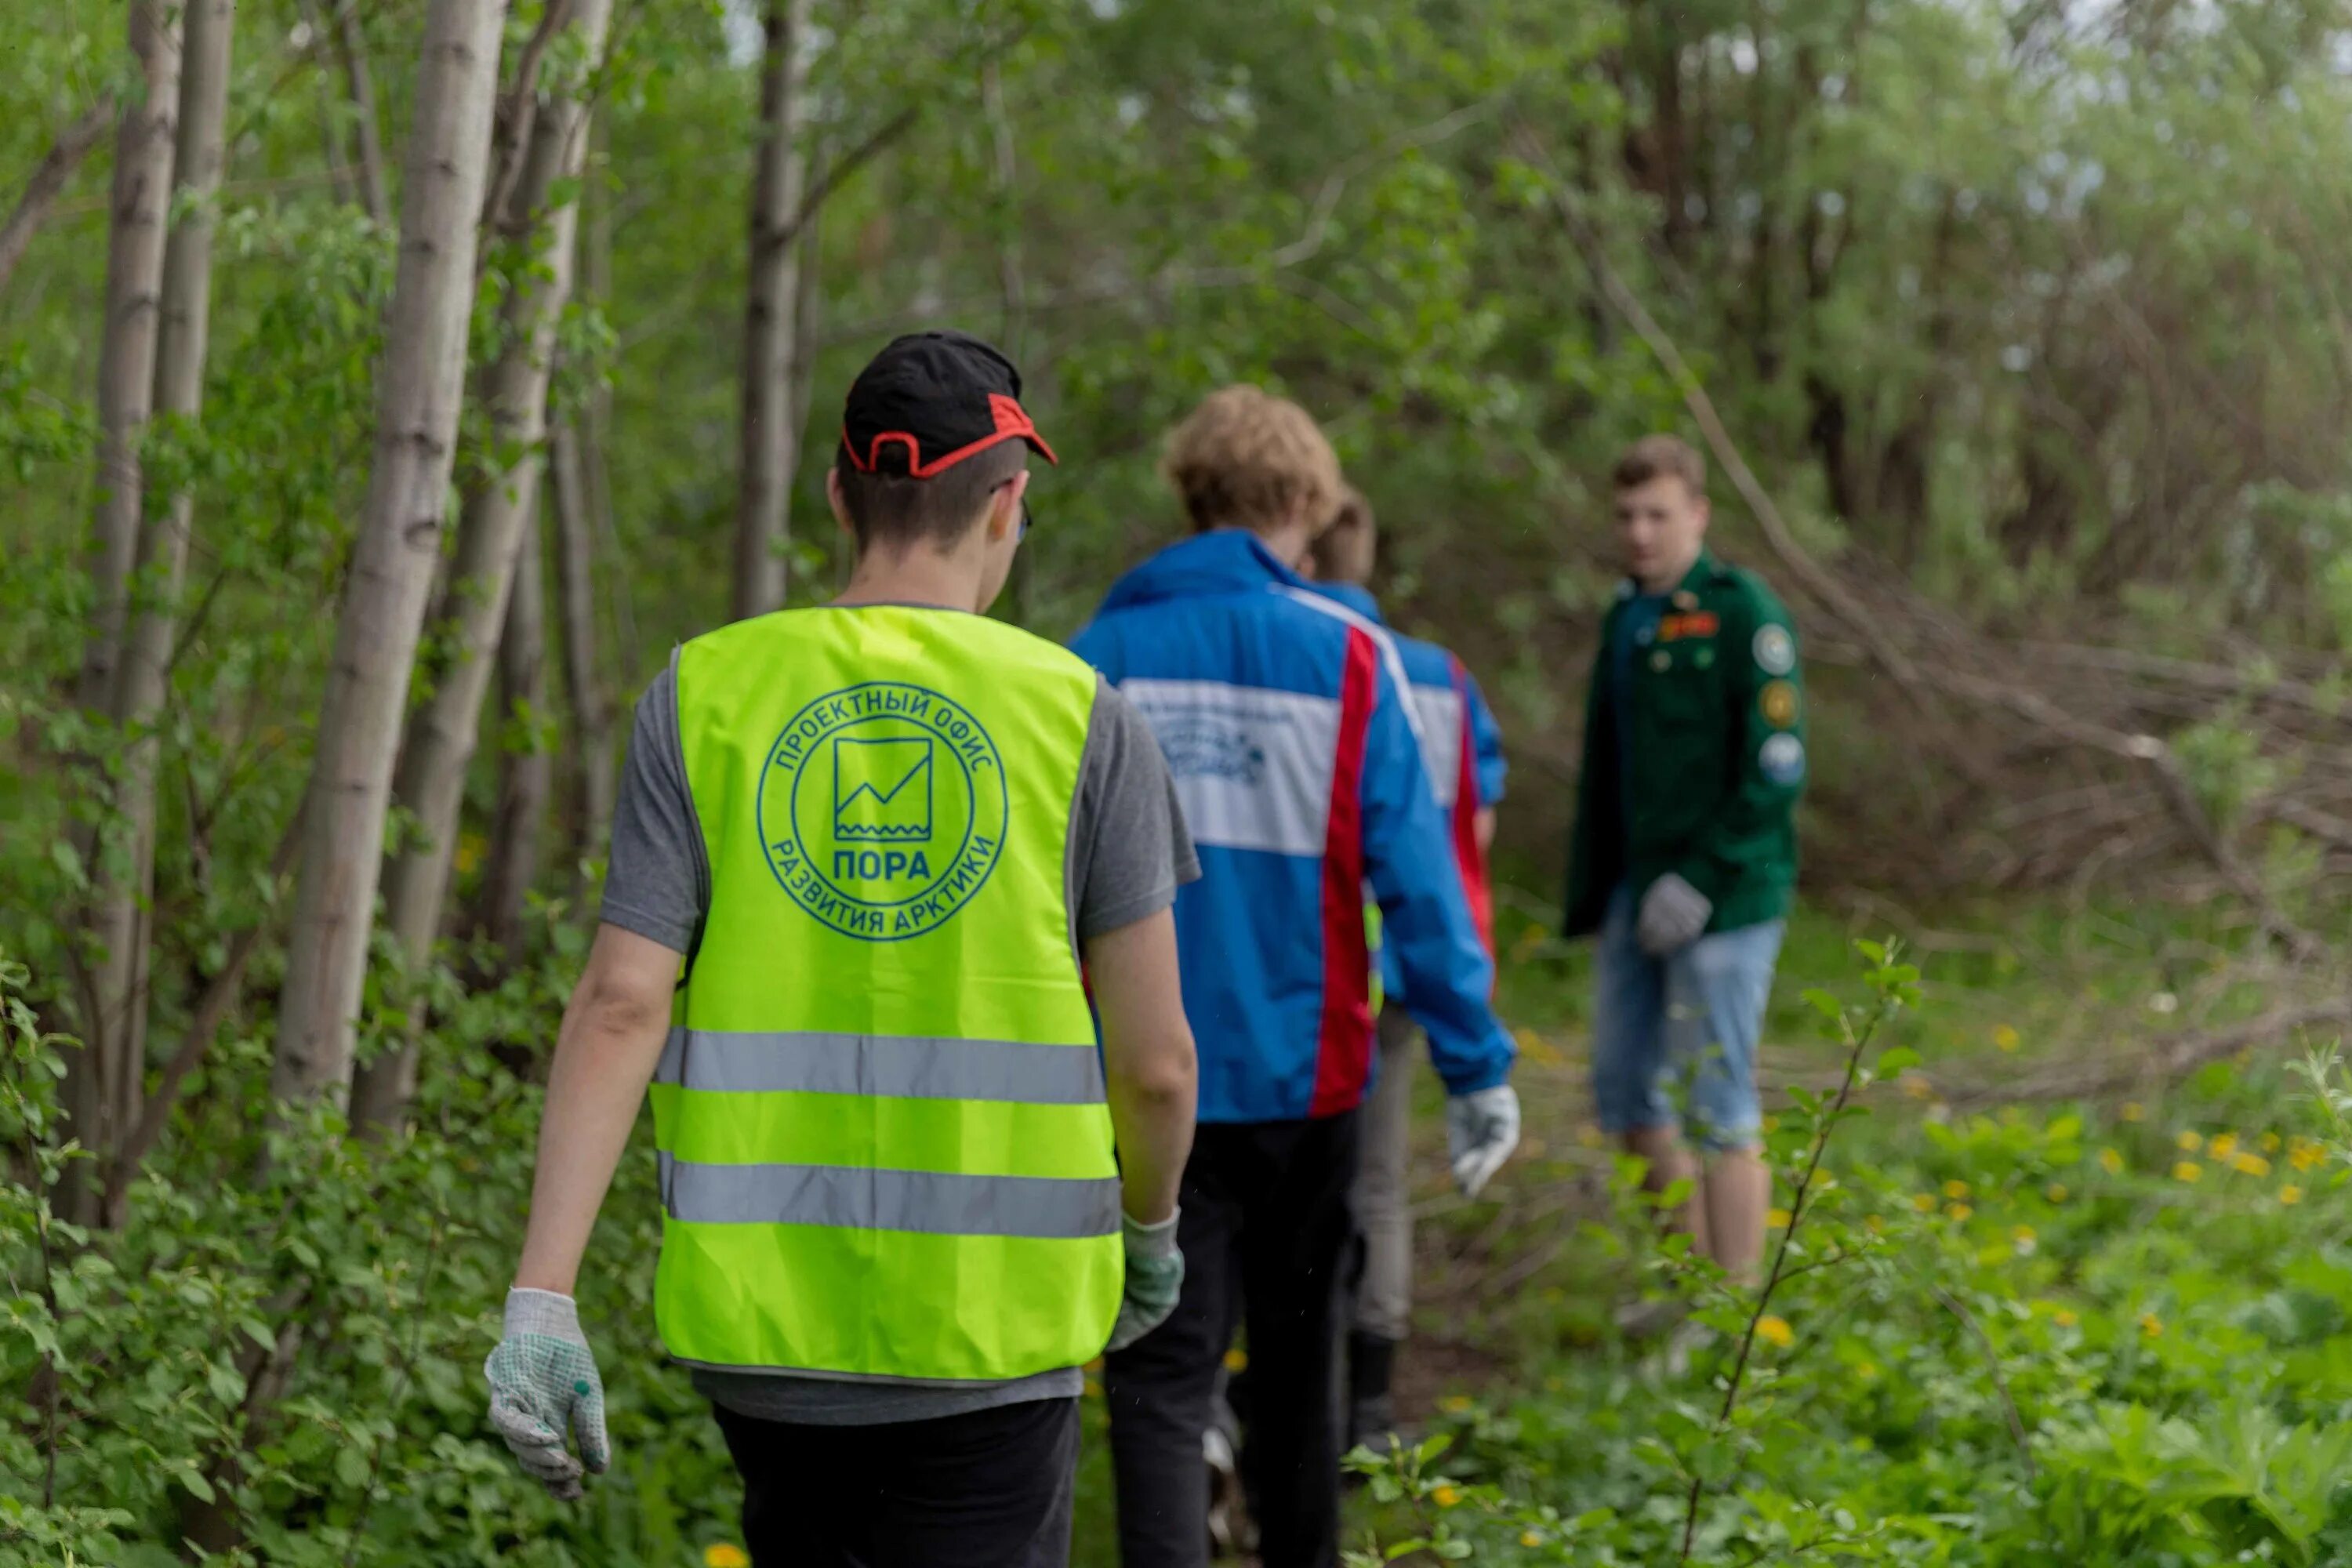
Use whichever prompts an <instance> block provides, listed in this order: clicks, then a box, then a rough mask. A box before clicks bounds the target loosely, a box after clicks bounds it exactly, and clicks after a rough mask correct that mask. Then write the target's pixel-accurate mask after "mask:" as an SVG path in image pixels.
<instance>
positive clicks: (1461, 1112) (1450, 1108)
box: [1445, 1083, 1519, 1198]
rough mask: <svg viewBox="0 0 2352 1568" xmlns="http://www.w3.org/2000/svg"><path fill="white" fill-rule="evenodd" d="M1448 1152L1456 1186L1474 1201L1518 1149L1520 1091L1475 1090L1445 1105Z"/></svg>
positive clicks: (1504, 1086) (1505, 1086)
mask: <svg viewBox="0 0 2352 1568" xmlns="http://www.w3.org/2000/svg"><path fill="white" fill-rule="evenodd" d="M1445 1144H1446V1152H1448V1154H1449V1155H1450V1156H1451V1157H1452V1160H1453V1164H1454V1185H1455V1186H1457V1187H1460V1188H1461V1189H1462V1195H1463V1196H1464V1197H1465V1198H1475V1197H1476V1196H1477V1195H1478V1189H1479V1188H1481V1187H1483V1186H1485V1185H1486V1183H1487V1181H1488V1180H1489V1179H1490V1178H1491V1177H1492V1176H1493V1175H1494V1173H1496V1172H1497V1171H1499V1170H1501V1169H1502V1168H1503V1162H1504V1161H1506V1160H1507V1159H1509V1158H1510V1157H1511V1151H1512V1150H1514V1149H1516V1148H1517V1147H1518V1146H1519V1091H1518V1090H1517V1089H1513V1088H1512V1087H1511V1086H1510V1085H1509V1084H1507V1083H1498V1084H1496V1086H1495V1087H1494V1088H1492V1089H1472V1090H1471V1091H1470V1092H1469V1093H1467V1094H1458V1095H1455V1096H1454V1098H1453V1099H1452V1100H1447V1101H1446V1102H1445Z"/></svg>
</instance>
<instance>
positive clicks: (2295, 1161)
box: [2286, 1143, 2327, 1171]
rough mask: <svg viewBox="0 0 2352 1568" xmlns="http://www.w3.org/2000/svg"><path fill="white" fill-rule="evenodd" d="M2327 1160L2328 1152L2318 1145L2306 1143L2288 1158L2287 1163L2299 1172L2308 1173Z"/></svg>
mask: <svg viewBox="0 0 2352 1568" xmlns="http://www.w3.org/2000/svg"><path fill="white" fill-rule="evenodd" d="M2326 1158H2327V1151H2326V1150H2325V1149H2322V1148H2321V1147H2320V1146H2319V1145H2318V1144H2316V1143H2305V1145H2304V1146H2303V1147H2302V1148H2300V1149H2297V1150H2295V1151H2294V1152H2293V1153H2291V1154H2289V1155H2288V1156H2287V1157H2286V1163H2288V1164H2290V1165H2293V1166H2294V1168H2295V1169H2296V1170H2298V1171H2308V1170H2310V1169H2311V1168H2312V1167H2314V1166H2315V1165H2317V1164H2318V1163H2320V1162H2321V1161H2323V1160H2325V1159H2326Z"/></svg>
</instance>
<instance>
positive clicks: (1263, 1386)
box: [1103, 1111, 1357, 1568]
mask: <svg viewBox="0 0 2352 1568" xmlns="http://www.w3.org/2000/svg"><path fill="white" fill-rule="evenodd" d="M1356 1138H1357V1117H1356V1113H1355V1112H1354V1111H1349V1112H1348V1113H1347V1114H1345V1115H1342V1116H1333V1117H1327V1118H1324V1119H1322V1120H1320V1121H1274V1122H1257V1123H1250V1124H1217V1123H1204V1124H1203V1125H1202V1127H1201V1128H1200V1129H1199V1130H1198V1131H1197V1132H1195V1134H1194V1135H1193V1140H1192V1159H1191V1161H1190V1162H1189V1163H1186V1165H1185V1167H1184V1185H1183V1195H1182V1197H1181V1200H1180V1201H1181V1205H1182V1207H1183V1218H1182V1219H1181V1222H1180V1223H1179V1224H1178V1226H1177V1239H1178V1241H1179V1243H1180V1244H1181V1246H1182V1247H1183V1249H1184V1292H1183V1295H1182V1297H1181V1299H1180V1300H1178V1302H1177V1305H1176V1310H1175V1313H1174V1314H1173V1315H1172V1316H1171V1317H1170V1318H1169V1320H1168V1321H1166V1322H1165V1323H1162V1324H1161V1325H1160V1327H1159V1328H1157V1329H1155V1330H1153V1331H1151V1332H1150V1333H1149V1334H1147V1335H1145V1336H1144V1337H1143V1338H1142V1339H1141V1340H1139V1341H1138V1342H1136V1343H1134V1344H1133V1345H1130V1346H1129V1347H1128V1348H1127V1349H1126V1350H1124V1351H1121V1352H1118V1354H1116V1355H1113V1356H1110V1357H1108V1359H1107V1361H1106V1362H1105V1364H1104V1369H1103V1390H1104V1393H1105V1394H1106V1395H1107V1396H1108V1403H1109V1405H1110V1444H1111V1462H1112V1465H1113V1468H1114V1469H1115V1470H1116V1472H1117V1475H1118V1544H1119V1562H1120V1563H1121V1564H1122V1568H1205V1564H1206V1563H1208V1561H1209V1542H1208V1530H1207V1518H1208V1510H1209V1475H1208V1467H1207V1463H1206V1461H1205V1460H1204V1459H1203V1458H1202V1452H1201V1437H1202V1432H1203V1430H1204V1429H1205V1428H1206V1427H1207V1426H1208V1424H1209V1401H1210V1397H1211V1394H1212V1392H1213V1389H1214V1387H1215V1385H1216V1380H1217V1369H1218V1367H1219V1365H1220V1364H1221V1363H1223V1360H1224V1355H1225V1352H1226V1350H1227V1348H1228V1347H1230V1346H1231V1344H1232V1343H1233V1337H1234V1327H1235V1325H1236V1322H1237V1321H1239V1320H1240V1319H1241V1318H1243V1317H1244V1315H1245V1316H1246V1318H1247V1321H1248V1324H1249V1357H1250V1363H1249V1378H1250V1415H1249V1420H1248V1422H1247V1432H1246V1435H1245V1442H1244V1449H1243V1453H1242V1466H1243V1469H1244V1474H1245V1477H1246V1479H1247V1481H1248V1490H1249V1493H1250V1497H1251V1501H1252V1503H1253V1505H1254V1506H1255V1510H1256V1513H1257V1523H1258V1532H1259V1548H1258V1550H1259V1556H1260V1560H1261V1561H1262V1562H1263V1563H1264V1564H1265V1568H1334V1565H1335V1564H1336V1563H1338V1562H1339V1429H1338V1426H1337V1423H1336V1422H1335V1420H1334V1405H1335V1402H1336V1401H1335V1390H1334V1386H1333V1377H1332V1369H1333V1363H1334V1354H1333V1352H1334V1345H1335V1341H1336V1336H1337V1334H1338V1331H1339V1323H1340V1321H1341V1313H1340V1310H1339V1294H1340V1292H1339V1269H1340V1262H1341V1256H1342V1254H1343V1253H1344V1251H1345V1250H1346V1247H1347V1244H1348V1238H1349V1233H1350V1229H1351V1226H1350V1221H1349V1211H1348V1189H1349V1184H1351V1183H1352V1182H1353V1181H1354V1180H1355V1174H1356Z"/></svg>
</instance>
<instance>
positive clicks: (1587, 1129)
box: [1576, 1121, 1601, 1149]
mask: <svg viewBox="0 0 2352 1568" xmlns="http://www.w3.org/2000/svg"><path fill="white" fill-rule="evenodd" d="M1576 1141H1577V1142H1579V1143H1581V1144H1583V1145H1584V1146H1585V1147H1586V1148H1588V1149H1598V1148H1600V1147H1601V1129H1600V1128H1598V1127H1595V1126H1593V1125H1592V1124H1591V1122H1589V1121H1588V1122H1586V1123H1585V1124H1584V1125H1583V1126H1581V1127H1580V1128H1578V1129H1577V1130H1576Z"/></svg>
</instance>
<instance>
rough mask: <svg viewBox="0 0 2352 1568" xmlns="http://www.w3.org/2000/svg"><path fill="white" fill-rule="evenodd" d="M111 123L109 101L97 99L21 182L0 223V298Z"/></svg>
mask: <svg viewBox="0 0 2352 1568" xmlns="http://www.w3.org/2000/svg"><path fill="white" fill-rule="evenodd" d="M113 123H114V101H113V100H111V99H100V100H99V101H98V102H96V103H93V104H91V105H90V106H89V108H88V109H85V110H82V111H81V113H80V115H79V117H78V118H77V119H76V120H75V121H74V122H73V123H72V124H70V125H68V126H67V127H66V128H65V129H64V130H63V131H60V132H58V139H57V140H56V141H55V142H50V143H49V150H48V152H47V153H44V154H43V155H42V157H41V161H40V162H39V163H37V164H35V165H34V167H33V177H32V178H31V179H29V180H26V182H25V189H24V192H23V193H22V194H21V195H18V196H17V198H16V205H15V206H13V207H11V208H9V209H8V217H7V221H6V222H5V223H0V294H5V293H6V292H7V291H8V279H9V278H10V277H11V276H13V275H14V274H15V272H16V263H18V262H19V261H22V260H24V259H25V249H26V247H27V246H29V245H31V244H32V243H33V236H34V235H35V234H37V233H38V232H39V230H40V227H41V225H42V223H43V222H44V221H45V220H47V217H48V216H49V208H50V206H51V205H54V204H55V203H56V201H57V199H58V196H59V195H61V194H62V193H63V192H64V190H65V188H66V186H67V185H68V184H70V183H71V182H72V180H73V177H74V172H75V171H76V170H78V169H79V168H80V167H81V163H82V160H83V159H85V158H87V157H89V154H90V149H92V148H94V147H96V146H97V145H98V144H99V143H100V142H102V141H104V140H105V139H106V128H107V127H108V126H110V125H111V124H113Z"/></svg>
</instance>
